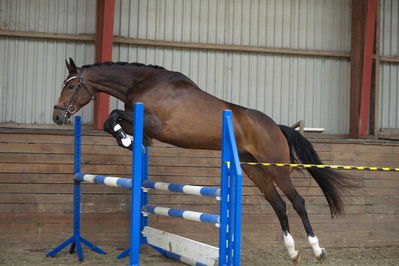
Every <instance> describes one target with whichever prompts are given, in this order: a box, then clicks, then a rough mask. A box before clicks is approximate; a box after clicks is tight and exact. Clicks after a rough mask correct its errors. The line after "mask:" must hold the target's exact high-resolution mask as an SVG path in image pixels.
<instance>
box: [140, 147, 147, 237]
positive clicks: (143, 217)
mask: <svg viewBox="0 0 399 266" xmlns="http://www.w3.org/2000/svg"><path fill="white" fill-rule="evenodd" d="M145 181H148V146H145V152H144V156H143V178H142V183H144V182H145ZM141 194H142V195H141V207H140V209H141V210H142V209H143V206H147V205H148V192H147V191H143V192H142V193H141ZM147 225H148V217H147V215H143V214H141V227H140V232H142V231H143V230H144V227H145V226H147ZM143 243H146V239H145V238H144V237H141V244H143Z"/></svg>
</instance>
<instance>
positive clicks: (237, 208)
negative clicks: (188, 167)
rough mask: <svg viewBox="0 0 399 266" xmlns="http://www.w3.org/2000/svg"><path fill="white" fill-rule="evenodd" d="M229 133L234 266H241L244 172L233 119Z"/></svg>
mask: <svg viewBox="0 0 399 266" xmlns="http://www.w3.org/2000/svg"><path fill="white" fill-rule="evenodd" d="M228 132H229V136H230V140H229V145H230V151H231V153H230V158H231V160H230V161H231V169H230V179H231V186H232V194H233V195H232V199H233V201H234V204H232V206H231V208H232V210H233V211H232V214H233V215H232V216H233V218H232V224H231V226H232V228H233V230H232V231H233V236H232V239H233V243H232V245H233V246H232V249H233V258H232V263H233V265H237V266H238V265H240V247H241V201H242V200H241V196H242V171H241V165H240V158H239V156H238V150H237V143H236V139H235V136H234V128H233V123H232V119H231V117H230V121H229V123H228Z"/></svg>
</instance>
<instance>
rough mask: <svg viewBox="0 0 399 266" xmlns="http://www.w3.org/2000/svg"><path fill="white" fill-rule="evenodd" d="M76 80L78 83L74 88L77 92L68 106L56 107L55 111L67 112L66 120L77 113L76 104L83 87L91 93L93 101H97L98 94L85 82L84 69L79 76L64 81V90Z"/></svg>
mask: <svg viewBox="0 0 399 266" xmlns="http://www.w3.org/2000/svg"><path fill="white" fill-rule="evenodd" d="M74 79H78V83H76V85H75V86H74V87H73V89H74V90H75V91H74V93H73V95H72V97H71V100H70V101H69V103H68V104H67V105H64V106H63V105H54V109H58V110H63V111H65V114H64V116H65V117H66V118H68V117H69V116H71V115H73V114H74V113H76V111H77V107H76V105H74V102H75V100H76V98H77V97H78V95H79V89H80V88H81V87H83V88H84V89H86V90H87V91H88V92H89V93H90V95H91V99H92V100H95V99H96V94H95V92H94V91H93V89H91V88H89V87H88V86H87V85H86V83H85V82H84V80H83V69H80V73H79V76H72V77H69V78H67V79H66V80H64V82H63V84H64V85H63V86H62V88H64V87H65V86H66V85H67V84H68V82H70V81H71V80H74Z"/></svg>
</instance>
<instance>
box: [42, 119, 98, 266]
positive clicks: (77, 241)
mask: <svg viewBox="0 0 399 266" xmlns="http://www.w3.org/2000/svg"><path fill="white" fill-rule="evenodd" d="M81 129H82V123H81V118H80V116H77V117H75V130H74V156H73V158H74V167H73V172H74V174H77V173H80V162H81V160H80V155H81ZM81 242H83V243H84V244H85V245H86V246H88V247H89V248H91V249H92V250H93V251H95V252H97V253H99V254H105V252H104V251H103V250H101V249H100V248H98V247H96V246H95V245H93V244H92V243H90V242H89V241H87V240H86V239H84V238H83V237H81V236H80V182H79V181H74V187H73V235H72V237H70V238H69V239H68V240H66V241H65V242H63V243H62V244H61V245H59V246H58V247H56V248H55V249H53V250H52V251H50V252H49V253H48V254H47V256H49V257H52V256H55V255H56V254H57V253H58V252H60V251H61V250H62V249H64V248H65V247H67V246H68V245H69V244H71V248H70V250H69V251H70V253H73V252H74V251H75V248H76V249H77V254H78V258H79V260H80V261H82V260H83V251H82V245H81Z"/></svg>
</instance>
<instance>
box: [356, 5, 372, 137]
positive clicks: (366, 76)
mask: <svg viewBox="0 0 399 266" xmlns="http://www.w3.org/2000/svg"><path fill="white" fill-rule="evenodd" d="M377 3H378V0H352V42H351V81H350V119H349V120H350V125H349V135H350V136H351V137H353V138H361V137H366V136H367V135H368V129H369V121H370V114H369V112H370V104H371V102H370V95H371V79H372V75H371V74H372V73H371V72H372V65H373V47H374V35H375V34H374V32H375V22H376V9H377Z"/></svg>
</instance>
